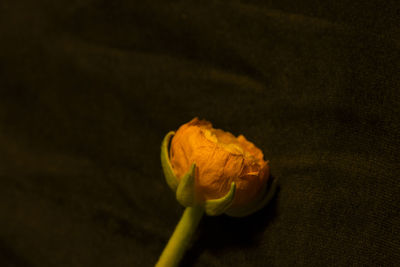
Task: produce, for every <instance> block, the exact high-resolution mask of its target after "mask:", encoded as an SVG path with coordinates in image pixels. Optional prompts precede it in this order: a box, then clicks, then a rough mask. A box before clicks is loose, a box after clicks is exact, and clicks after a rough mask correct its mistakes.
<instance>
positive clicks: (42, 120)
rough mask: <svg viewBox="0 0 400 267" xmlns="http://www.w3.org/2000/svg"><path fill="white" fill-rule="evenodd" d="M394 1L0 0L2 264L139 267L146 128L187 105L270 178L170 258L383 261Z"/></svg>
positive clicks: (144, 260)
mask: <svg viewBox="0 0 400 267" xmlns="http://www.w3.org/2000/svg"><path fill="white" fill-rule="evenodd" d="M397 2H398V1H367V2H365V1H358V2H356V1H346V0H340V1H292V0H290V1H289V0H285V1H256V0H253V1H237V0H234V1H173V2H172V1H171V2H170V1H148V2H146V1H128V0H126V1H125V0H118V1H105V0H100V1H91V0H85V1H64V0H61V1H46V0H40V1H11V0H6V1H1V3H0V39H1V42H0V265H1V266H152V265H154V264H155V262H156V261H157V259H158V256H159V255H160V253H161V251H162V249H163V248H164V246H165V244H166V242H167V240H168V238H169V236H170V235H171V233H172V231H173V229H174V227H175V225H176V223H177V222H178V220H179V218H180V215H181V214H182V212H183V208H182V207H180V206H179V204H178V203H177V201H176V200H175V199H174V196H173V194H172V193H171V192H170V189H169V188H168V187H167V185H166V183H165V181H164V178H163V175H162V171H161V165H160V159H159V153H160V144H161V140H162V138H163V137H164V135H165V134H166V133H167V132H168V131H170V130H174V129H177V128H178V127H179V126H180V125H181V124H183V123H185V122H187V121H189V120H191V119H192V118H193V117H195V116H198V117H200V118H205V119H207V120H210V121H211V122H212V123H213V124H214V126H215V127H217V128H221V129H224V130H228V131H231V132H232V133H234V134H236V135H238V134H240V133H242V134H244V135H245V136H246V137H247V138H248V139H249V140H251V141H253V142H254V143H255V144H256V145H258V146H259V147H260V148H261V149H262V150H263V151H264V154H265V158H266V159H269V160H270V165H271V171H272V175H273V176H274V177H276V178H277V179H279V183H280V190H279V193H278V194H277V196H276V198H275V199H274V200H273V201H272V202H271V203H270V205H268V206H267V207H266V208H264V209H263V210H262V211H260V212H258V213H256V214H254V215H252V216H250V217H247V218H244V219H233V218H229V217H227V216H220V217H206V218H203V220H202V222H201V224H200V226H199V229H198V231H197V233H196V236H195V238H194V240H193V241H194V242H193V245H192V246H191V248H190V249H189V250H188V251H187V253H186V255H185V258H184V259H183V262H182V266H396V265H397V266H398V264H400V238H399V235H400V206H399V205H400V183H399V167H398V160H399V156H400V155H399V148H400V141H399V140H400V139H399V136H400V135H399V133H400V124H399V112H400V104H399V103H400V99H399V98H400V97H399V89H400V86H399V80H400V79H399V69H400V68H399V62H400V56H399V55H400V31H399V26H400V18H399V17H400V16H399V14H400V13H399V5H398V4H397Z"/></svg>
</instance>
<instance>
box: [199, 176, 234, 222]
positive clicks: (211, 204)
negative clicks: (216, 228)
mask: <svg viewBox="0 0 400 267" xmlns="http://www.w3.org/2000/svg"><path fill="white" fill-rule="evenodd" d="M235 192H236V184H235V182H232V184H231V189H230V190H229V192H228V193H227V194H226V195H225V196H223V197H221V198H218V199H212V200H207V201H205V203H204V209H205V211H206V214H207V215H210V216H216V215H220V214H222V213H224V212H225V211H226V210H227V209H228V208H229V207H230V206H231V205H232V203H233V199H234V198H235Z"/></svg>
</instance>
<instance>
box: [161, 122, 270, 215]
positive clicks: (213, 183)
mask: <svg viewBox="0 0 400 267" xmlns="http://www.w3.org/2000/svg"><path fill="white" fill-rule="evenodd" d="M169 152H170V162H171V166H172V170H173V172H174V174H175V176H176V177H177V179H178V180H180V179H181V178H182V176H183V175H184V174H185V173H187V172H188V171H189V169H190V167H191V165H192V163H195V164H196V169H195V191H196V197H197V198H198V199H199V200H200V201H206V200H213V199H218V198H222V197H224V196H225V195H226V194H227V193H228V192H229V190H230V188H231V184H232V182H235V184H236V193H235V196H234V200H233V203H232V206H231V208H233V209H234V208H236V207H240V206H243V205H246V204H250V203H252V202H254V201H257V200H258V199H260V197H261V196H260V194H262V193H263V190H264V189H265V187H266V184H267V181H268V177H269V165H268V161H264V159H263V153H262V151H261V150H260V149H259V148H257V147H256V146H255V145H254V144H253V143H251V142H249V141H248V140H247V139H246V138H245V137H244V136H243V135H239V136H238V137H235V136H234V135H232V134H231V133H229V132H225V131H222V130H220V129H214V128H213V127H212V124H211V123H210V122H208V121H206V120H199V119H198V118H197V117H196V118H194V119H193V120H191V121H190V122H188V123H186V124H184V125H182V126H181V127H180V128H179V129H178V131H177V132H176V134H175V136H174V137H173V139H172V142H171V147H170V151H169Z"/></svg>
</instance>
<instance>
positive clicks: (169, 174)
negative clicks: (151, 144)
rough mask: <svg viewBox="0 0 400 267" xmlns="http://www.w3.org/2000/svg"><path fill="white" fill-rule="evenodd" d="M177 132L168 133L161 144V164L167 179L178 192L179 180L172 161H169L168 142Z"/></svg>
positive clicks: (169, 184) (173, 189)
mask: <svg viewBox="0 0 400 267" xmlns="http://www.w3.org/2000/svg"><path fill="white" fill-rule="evenodd" d="M174 134H175V132H174V131H171V132H169V133H167V135H166V136H165V137H164V140H163V141H162V144H161V166H162V168H163V171H164V176H165V180H166V181H167V184H168V186H169V187H170V188H171V189H172V191H174V192H176V189H177V188H178V184H179V181H178V179H177V178H176V176H175V173H174V171H173V169H172V166H171V162H170V161H169V153H168V144H169V140H170V139H171V137H172V136H173V135H174Z"/></svg>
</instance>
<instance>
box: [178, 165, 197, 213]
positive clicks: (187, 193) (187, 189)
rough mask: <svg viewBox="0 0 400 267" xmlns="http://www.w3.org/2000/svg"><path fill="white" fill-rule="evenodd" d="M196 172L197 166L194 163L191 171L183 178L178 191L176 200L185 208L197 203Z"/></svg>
mask: <svg viewBox="0 0 400 267" xmlns="http://www.w3.org/2000/svg"><path fill="white" fill-rule="evenodd" d="M195 170H196V164H195V163H193V164H192V166H190V169H189V171H188V172H187V173H186V174H185V175H183V177H182V178H181V181H180V182H179V184H178V188H177V190H176V199H177V200H178V202H179V203H181V204H182V205H183V206H185V207H191V206H194V204H195V202H196V196H195V194H196V192H195V191H196V190H195Z"/></svg>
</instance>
